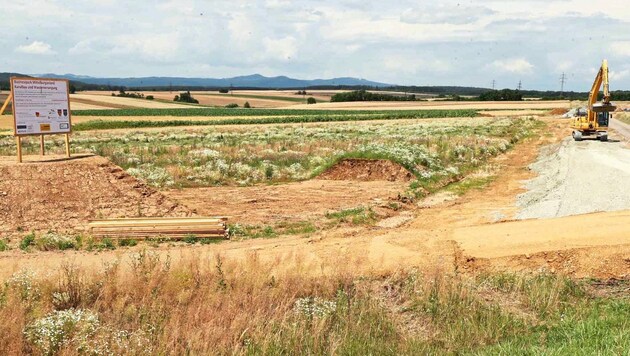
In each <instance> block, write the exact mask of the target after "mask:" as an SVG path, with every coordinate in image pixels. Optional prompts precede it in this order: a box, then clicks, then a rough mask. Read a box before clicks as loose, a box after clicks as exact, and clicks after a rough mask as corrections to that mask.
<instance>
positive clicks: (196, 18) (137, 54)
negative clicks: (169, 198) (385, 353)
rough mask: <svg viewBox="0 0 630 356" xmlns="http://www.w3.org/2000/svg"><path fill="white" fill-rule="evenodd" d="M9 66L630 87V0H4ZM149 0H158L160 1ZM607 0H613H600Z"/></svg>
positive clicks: (119, 73) (115, 73)
mask: <svg viewBox="0 0 630 356" xmlns="http://www.w3.org/2000/svg"><path fill="white" fill-rule="evenodd" d="M0 4H1V8H2V27H3V30H4V31H3V33H4V36H2V37H1V38H0V44H1V46H2V48H3V49H4V51H3V55H2V57H1V59H0V72H20V73H30V74H35V73H51V72H53V73H58V74H62V73H74V74H83V75H91V76H99V77H138V76H186V77H231V76H236V75H247V74H253V73H260V74H263V75H268V76H273V75H288V76H292V77H297V78H304V79H314V78H330V77H337V76H353V77H359V78H365V79H370V80H375V81H381V82H386V83H397V84H410V85H471V86H482V87H490V86H491V85H492V81H493V80H496V85H497V87H500V88H503V87H508V88H515V87H516V86H517V84H518V82H519V80H520V81H522V83H523V84H522V85H523V88H525V89H553V90H557V89H559V87H560V83H559V78H560V76H561V74H562V73H563V72H565V73H566V74H567V77H568V79H567V84H566V88H568V89H571V90H579V91H586V90H588V87H589V86H590V84H591V83H592V80H593V76H594V73H595V71H596V69H597V68H598V67H599V64H600V62H601V59H602V58H608V60H609V62H610V66H611V72H612V73H611V76H612V78H611V81H612V83H611V87H612V88H613V89H622V88H623V89H630V7H629V6H628V5H627V3H626V1H625V0H609V1H606V2H599V3H598V2H594V1H592V0H591V1H587V0H501V1H490V0H480V1H471V0H460V1H451V0H446V1H444V0H440V1H434V0H432V1H425V0H418V1H407V0H399V1H396V2H391V3H390V2H386V1H367V0H322V1H307V0H297V1H285V0H266V1H265V0H259V1H240V0H229V1H223V0H213V1H210V0H155V1H151V2H148V1H129V0H98V1H88V0H0ZM149 4H150V5H149ZM598 4H605V6H604V5H598Z"/></svg>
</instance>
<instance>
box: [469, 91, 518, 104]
mask: <svg viewBox="0 0 630 356" xmlns="http://www.w3.org/2000/svg"><path fill="white" fill-rule="evenodd" d="M479 100H481V101H521V100H523V94H522V93H521V92H520V91H518V90H512V89H502V90H492V91H489V92H486V93H483V94H481V95H479Z"/></svg>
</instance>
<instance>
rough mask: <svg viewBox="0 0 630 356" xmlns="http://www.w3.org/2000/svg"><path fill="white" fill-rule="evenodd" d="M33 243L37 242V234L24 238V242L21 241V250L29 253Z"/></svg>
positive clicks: (32, 233)
mask: <svg viewBox="0 0 630 356" xmlns="http://www.w3.org/2000/svg"><path fill="white" fill-rule="evenodd" d="M33 242H35V232H31V233H30V234H28V235H26V236H24V238H23V239H22V241H20V250H22V251H28V250H29V248H30V247H31V245H32V244H33Z"/></svg>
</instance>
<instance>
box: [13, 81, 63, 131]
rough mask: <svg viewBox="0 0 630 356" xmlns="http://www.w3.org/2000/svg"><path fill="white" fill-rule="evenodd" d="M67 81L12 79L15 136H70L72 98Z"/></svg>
mask: <svg viewBox="0 0 630 356" xmlns="http://www.w3.org/2000/svg"><path fill="white" fill-rule="evenodd" d="M68 87H69V85H68V81H67V80H65V79H40V78H11V93H12V95H13V118H14V121H15V135H16V136H25V135H48V134H63V133H70V130H71V124H70V104H69V103H70V97H69V95H68V94H69V93H68V89H69V88H68Z"/></svg>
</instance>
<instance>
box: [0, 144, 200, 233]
mask: <svg viewBox="0 0 630 356" xmlns="http://www.w3.org/2000/svg"><path fill="white" fill-rule="evenodd" d="M45 159H46V161H41V159H40V158H39V157H26V158H25V161H26V162H25V163H23V164H18V163H16V162H15V157H0V177H2V180H0V231H2V232H3V233H4V234H5V235H11V234H19V233H23V232H28V231H31V230H34V231H47V230H56V231H64V230H76V229H79V230H82V229H83V228H84V227H85V225H86V224H87V222H88V219H95V218H118V217H139V216H147V217H154V216H165V215H168V216H186V215H190V210H189V209H188V208H186V207H184V206H182V205H180V204H179V203H177V202H175V201H173V200H171V199H169V198H167V197H166V196H164V195H163V194H162V193H160V192H158V191H156V190H155V189H153V188H150V187H148V186H147V185H145V184H144V183H142V182H140V181H138V180H137V179H136V178H134V177H132V176H130V175H129V174H127V173H126V172H125V171H123V170H122V169H121V168H120V167H118V166H116V165H114V164H113V163H111V162H110V161H109V160H107V159H106V158H103V157H98V156H82V157H75V158H74V159H71V160H64V159H62V158H61V157H57V159H55V157H51V156H46V158H45Z"/></svg>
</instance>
